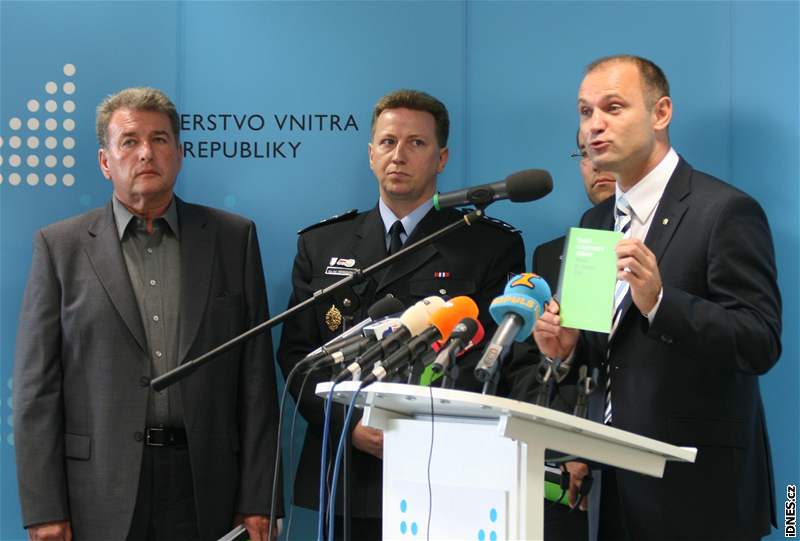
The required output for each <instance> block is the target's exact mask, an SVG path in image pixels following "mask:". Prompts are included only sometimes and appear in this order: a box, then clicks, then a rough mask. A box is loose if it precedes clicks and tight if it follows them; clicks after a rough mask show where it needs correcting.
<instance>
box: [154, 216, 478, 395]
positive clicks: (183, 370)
mask: <svg viewBox="0 0 800 541" xmlns="http://www.w3.org/2000/svg"><path fill="white" fill-rule="evenodd" d="M484 215H485V214H484V212H483V209H476V210H473V211H472V212H470V213H469V214H465V215H464V216H463V217H462V218H461V219H460V220H459V221H457V222H453V223H452V224H450V225H448V226H445V227H443V228H442V229H440V230H439V231H436V232H435V233H431V234H430V235H428V236H427V237H424V238H422V239H420V240H418V241H417V242H414V243H412V244H409V245H408V246H404V247H403V248H402V249H401V250H399V251H397V252H396V253H394V254H392V255H390V256H388V257H386V258H384V259H382V260H380V261H378V262H377V263H374V264H372V265H370V266H369V267H367V268H366V269H362V270H358V271H356V272H354V273H353V274H351V275H350V276H346V277H344V278H342V279H341V280H339V281H338V282H336V283H334V284H331V285H330V286H328V287H324V288H322V289H319V290H317V291H315V292H314V294H313V295H312V296H311V297H309V298H308V299H306V300H304V301H303V302H300V303H297V304H296V305H294V306H292V307H291V308H289V309H288V310H286V311H284V312H282V313H280V314H278V315H277V316H275V317H273V318H270V319H268V320H267V321H264V322H262V323H259V324H258V325H256V326H255V327H253V328H251V329H250V330H248V331H245V332H243V333H242V334H240V335H239V336H236V337H234V338H232V339H230V340H228V341H227V342H225V343H223V344H220V345H219V346H217V347H215V348H214V349H212V350H211V351H208V352H206V353H204V354H202V355H200V356H199V357H197V358H195V359H192V360H190V361H187V362H185V363H183V364H181V365H180V366H178V367H176V368H174V369H172V370H170V371H169V372H167V373H166V374H162V375H160V376H158V377H157V378H154V379H153V380H152V381H151V382H150V387H151V388H152V389H153V390H154V391H162V390H164V389H166V388H167V387H169V386H170V385H174V384H175V383H177V382H178V381H180V380H182V379H183V378H185V377H187V376H188V375H189V374H191V373H192V372H194V371H195V370H197V369H198V368H200V367H201V366H203V365H204V364H206V363H207V362H209V361H211V360H212V359H214V358H216V357H217V356H219V355H221V354H222V353H225V352H226V351H228V350H230V349H233V348H235V347H236V346H238V345H239V344H241V343H242V342H244V341H245V340H249V339H250V338H252V337H253V336H256V335H258V334H261V333H262V332H264V331H267V330H269V329H271V328H272V327H275V326H276V325H278V324H279V323H283V322H284V321H285V320H286V319H288V318H290V317H292V316H293V315H294V314H296V313H297V312H301V311H303V310H305V309H306V308H309V307H310V306H313V305H315V304H318V303H320V302H322V301H323V300H325V299H327V298H329V297H331V296H332V295H333V293H335V292H336V291H337V290H339V289H341V288H343V287H345V286H352V285H356V284H360V283H362V282H363V281H364V280H366V279H367V278H368V277H369V276H371V275H373V274H375V273H376V272H378V271H380V270H382V269H384V268H385V267H388V266H389V265H391V264H392V263H394V262H395V261H397V260H398V259H402V258H404V257H405V256H407V255H408V254H410V253H412V252H415V251H417V250H419V249H420V248H422V247H423V246H426V245H428V244H430V243H431V242H433V241H435V240H438V239H440V238H441V237H444V236H445V235H447V234H449V233H451V232H452V231H455V230H456V229H460V228H461V227H463V226H465V225H472V224H474V223H475V222H477V221H479V220H480V219H481V218H483V217H484Z"/></svg>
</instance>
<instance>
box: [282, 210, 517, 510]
mask: <svg viewBox="0 0 800 541" xmlns="http://www.w3.org/2000/svg"><path fill="white" fill-rule="evenodd" d="M461 218H462V214H461V213H460V212H457V211H454V210H445V211H441V212H438V211H435V210H431V211H430V212H429V213H428V214H426V215H425V217H424V218H423V219H422V221H421V222H420V223H419V225H418V226H417V227H416V229H414V231H413V232H412V234H411V236H410V237H409V239H408V241H407V243H408V242H414V241H415V240H417V239H420V238H422V237H424V236H427V235H429V234H431V233H433V232H435V231H437V230H438V229H440V228H442V227H444V226H446V225H449V224H451V223H454V222H456V221H458V220H459V219H461ZM384 239H385V236H384V227H383V222H382V221H381V217H380V213H379V211H378V209H377V207H376V208H374V209H373V210H372V211H370V212H366V213H361V214H358V215H352V216H349V217H347V218H346V219H344V220H340V221H337V222H334V223H329V224H325V225H321V226H318V227H314V228H311V229H310V230H307V231H306V232H304V233H302V234H301V235H300V238H299V239H298V245H297V256H296V258H295V261H294V270H293V272H292V282H293V286H294V291H293V292H292V296H291V298H290V301H289V306H293V305H295V304H297V303H298V302H300V301H303V300H305V299H307V298H309V297H310V296H311V294H312V293H313V292H314V291H316V290H318V289H320V288H322V287H325V286H328V285H330V284H332V283H333V282H335V281H337V280H338V279H340V278H341V276H335V275H333V276H332V275H326V274H325V272H326V268H327V267H328V266H329V265H330V262H331V260H332V259H333V258H352V259H354V260H355V268H361V269H363V268H365V267H367V266H368V265H370V264H372V263H375V262H377V261H379V260H380V259H383V258H384V257H386V244H385V240H384ZM524 258H525V250H524V247H523V243H522V239H521V237H520V235H519V234H517V233H513V232H511V231H509V230H508V229H506V228H504V227H503V226H501V225H498V224H494V223H487V222H478V223H477V224H475V225H472V226H468V227H463V228H461V229H459V230H457V231H455V232H452V233H450V234H449V235H447V236H445V237H443V238H441V239H440V240H438V241H436V242H435V243H433V244H429V245H427V246H426V247H424V248H421V249H420V250H419V251H418V252H416V253H414V254H412V255H410V256H409V257H408V258H407V259H404V260H401V261H399V262H397V263H396V264H394V265H393V266H391V267H390V268H389V269H387V272H385V273H383V274H380V275H379V276H378V277H377V278H375V279H370V280H368V281H367V282H366V283H365V284H362V286H361V287H359V288H357V291H355V293H356V295H357V296H358V298H359V299H360V302H361V308H360V309H359V311H358V312H357V313H356V314H355V315H354V321H356V322H357V321H359V320H361V319H363V318H364V317H366V309H367V308H368V307H369V306H370V305H371V304H372V303H373V302H374V301H375V300H377V299H379V298H382V297H384V296H385V295H387V294H388V293H391V294H393V295H394V296H395V297H397V298H398V299H399V300H400V301H401V302H402V303H403V304H404V305H405V306H406V307H408V306H411V305H412V304H413V303H415V302H416V301H418V300H420V299H422V298H424V297H427V296H430V295H447V296H450V297H455V296H458V295H469V296H471V297H472V298H473V299H474V300H475V301H476V302H477V303H478V306H479V308H480V311H481V312H480V313H481V315H480V319H481V323H482V324H483V325H484V327H485V328H486V329H487V331H486V332H487V335H489V334H490V333H491V332H493V329H494V328H495V327H496V325H495V324H494V323H493V322H492V320H491V316H490V315H489V313H488V305H489V303H490V302H491V300H492V299H493V298H494V297H495V296H497V295H499V294H500V293H501V292H502V290H503V288H504V286H505V284H506V282H507V280H508V278H509V273H517V272H521V271H522V270H523V269H524V266H525V262H524ZM437 273H449V275H448V276H447V277H441V274H438V275H437ZM332 304H335V305H336V306H337V307H338V308H342V306H341V304H340V303H337V302H336V301H334V302H330V301H329V302H324V303H322V304H319V305H317V306H316V307H314V308H311V309H308V310H306V311H304V312H301V313H300V314H298V316H297V317H295V318H293V319H290V320H288V321H287V322H286V323H285V324H284V327H283V334H282V336H281V345H280V348H279V350H278V361H279V363H280V366H281V369H282V370H283V372H284V374H287V373H288V372H289V370H291V368H292V367H293V366H294V365H295V364H296V363H297V362H298V361H299V360H300V359H302V358H303V357H304V356H305V355H306V354H307V353H308V352H310V351H311V350H312V349H314V348H316V347H317V346H319V345H320V344H322V343H324V342H326V341H328V340H329V339H331V338H333V337H334V336H335V335H337V334H338V333H340V332H341V328H339V329H337V330H336V331H331V330H330V329H329V328H328V326H327V325H326V323H325V314H326V312H327V311H328V310H329V309H330V307H331V305H332ZM342 310H343V311H344V309H343V308H342ZM462 362H463V361H462ZM475 362H476V361H475ZM472 366H474V364H472ZM472 366H470V363H469V362H468V363H466V366H464V367H463V368H462V378H460V380H459V384H461V383H462V380H463V382H466V383H464V385H465V386H467V387H471V388H474V387H477V382H475V380H474V379H472V378H471V373H472ZM330 378H331V374H330V373H327V372H326V373H322V374H315V375H314V376H312V377H311V378H310V379H309V381H308V382H307V383H306V386H305V388H304V390H303V393H302V396H300V399H299V404H300V412H301V413H302V415H303V417H304V418H305V419H306V421H308V429H307V431H306V436H305V443H304V445H303V451H302V455H301V457H300V465H299V467H298V469H297V474H296V477H295V485H294V486H295V492H294V501H295V503H296V504H297V505H300V506H302V507H307V508H311V509H314V508H316V507H317V506H318V493H319V464H320V452H321V448H322V429H323V416H324V412H323V404H324V402H323V401H322V400H321V399H319V398H317V397H316V396H315V395H314V388H315V387H316V384H317V383H318V382H320V381H327V380H329V379H330ZM301 380H302V378H297V379H296V380H295V383H294V384H293V385H292V386H291V390H292V392H293V394H294V396H295V397H297V396H298V395H299V390H300V385H301ZM334 409H335V410H338V408H334ZM342 425H343V419H342V418H341V416H335V417H334V421H333V423H332V430H331V440H332V442H334V443H335V442H338V438H339V433H340V431H341V430H342ZM352 453H353V454H352V468H351V471H350V475H351V486H352V487H353V490H352V493H351V509H352V515H353V516H355V517H380V516H381V496H382V493H381V488H382V484H381V479H382V462H381V461H380V460H378V459H377V458H375V457H373V456H372V455H369V454H367V453H363V452H361V451H359V450H357V449H353V451H352ZM337 494H338V496H339V497H341V494H342V490H341V489H340V490H339V491H338V493H337ZM337 510H338V511H341V510H342V503H341V501H340V502H339V503H338V504H337Z"/></svg>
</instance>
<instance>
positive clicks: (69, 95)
mask: <svg viewBox="0 0 800 541" xmlns="http://www.w3.org/2000/svg"><path fill="white" fill-rule="evenodd" d="M0 1H2V0H0ZM56 69H58V70H59V71H53V72H51V73H50V74H49V76H47V75H46V76H45V77H46V78H43V79H40V81H39V82H35V85H36V86H34V87H33V91H32V92H31V94H29V95H28V96H26V97H25V98H24V99H22V100H20V102H19V103H17V104H16V105H15V107H14V108H13V109H11V110H10V112H11V115H9V116H5V115H3V116H4V118H0V122H5V123H7V125H8V127H9V128H10V129H11V132H12V133H11V134H10V135H11V136H10V137H8V138H6V139H5V141H4V140H3V138H2V137H0V147H2V146H3V144H4V143H5V144H6V145H7V146H8V147H9V148H11V149H13V151H14V152H15V153H14V154H10V155H6V157H5V160H3V158H0V166H5V167H6V168H9V167H10V168H12V169H11V170H10V171H9V170H6V173H7V174H6V175H5V177H4V178H2V177H0V184H3V183H5V184H7V185H11V186H20V185H23V186H24V185H28V186H37V185H39V184H40V183H43V184H46V185H47V186H58V185H63V186H73V185H74V184H75V182H76V179H75V174H74V172H73V171H74V168H75V166H76V164H77V160H76V157H75V154H74V153H73V152H69V153H68V154H60V153H59V150H58V149H59V146H62V147H63V148H64V149H65V150H66V151H71V150H72V149H74V148H75V146H76V140H75V137H74V136H73V135H72V134H71V133H70V132H74V131H75V130H76V127H77V124H76V121H75V117H74V114H75V111H76V110H77V108H78V104H77V100H76V99H75V97H74V95H76V94H77V89H78V87H77V81H76V80H75V79H74V77H75V74H76V73H77V71H78V70H77V68H76V66H75V64H72V63H61V64H59V65H58V68H56ZM38 85H42V86H38ZM39 130H46V132H44V133H42V132H40V131H39ZM47 132H49V133H47ZM40 147H43V148H47V149H48V151H49V153H47V154H46V155H44V154H38V153H37V149H39V148H40ZM45 166H46V167H47V169H44V170H42V169H38V168H40V167H42V168H43V167H45ZM48 169H49V170H48ZM67 171H69V172H67ZM45 173H46V174H45Z"/></svg>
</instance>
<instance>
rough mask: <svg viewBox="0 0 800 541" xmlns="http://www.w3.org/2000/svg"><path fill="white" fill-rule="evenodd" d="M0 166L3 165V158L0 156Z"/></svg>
mask: <svg viewBox="0 0 800 541" xmlns="http://www.w3.org/2000/svg"><path fill="white" fill-rule="evenodd" d="M0 165H3V156H0Z"/></svg>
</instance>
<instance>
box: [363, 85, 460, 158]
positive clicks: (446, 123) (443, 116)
mask: <svg viewBox="0 0 800 541" xmlns="http://www.w3.org/2000/svg"><path fill="white" fill-rule="evenodd" d="M387 109H411V110H413V111H425V112H426V113H430V114H431V115H433V119H434V120H435V121H436V141H437V142H438V143H439V148H445V147H446V146H447V138H448V137H449V136H450V116H449V115H448V114H447V107H445V106H444V104H443V103H442V102H440V101H439V100H437V99H436V98H434V97H433V96H431V95H430V94H426V93H425V92H421V91H419V90H411V89H408V88H403V89H400V90H395V91H394V92H390V93H388V94H386V95H385V96H383V97H382V98H381V99H379V100H378V103H376V104H375V108H374V109H373V110H372V128H371V129H372V133H373V134H374V133H375V122H377V120H378V117H379V116H381V113H382V112H384V111H386V110H387Z"/></svg>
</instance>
